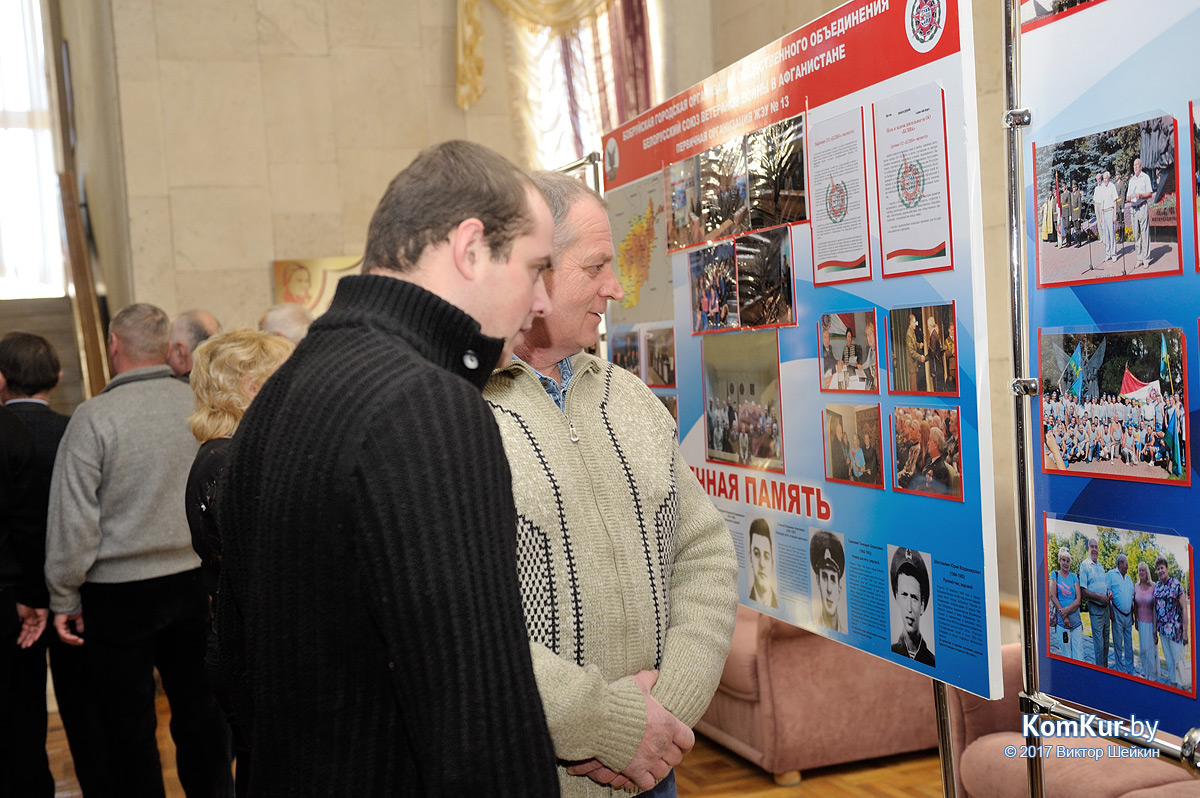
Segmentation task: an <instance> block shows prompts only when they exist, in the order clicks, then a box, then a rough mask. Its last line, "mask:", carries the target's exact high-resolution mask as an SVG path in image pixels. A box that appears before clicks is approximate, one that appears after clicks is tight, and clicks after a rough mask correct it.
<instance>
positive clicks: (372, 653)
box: [217, 275, 558, 798]
mask: <svg viewBox="0 0 1200 798" xmlns="http://www.w3.org/2000/svg"><path fill="white" fill-rule="evenodd" d="M502 346H503V342H502V341H500V340H498V339H492V338H486V337H484V336H482V335H481V334H480V331H479V325H478V323H477V322H475V320H474V319H472V318H471V317H470V316H468V315H466V314H465V313H463V312H462V311H461V310H459V309H458V308H456V307H454V306H453V305H450V304H449V303H447V302H445V301H443V300H442V299H440V298H439V297H437V296H435V295H434V294H431V293H429V292H427V291H425V290H424V289H422V288H420V287H419V286H416V285H414V284H412V283H409V282H405V281H402V280H396V279H393V278H390V277H383V276H377V275H367V276H360V277H348V278H346V279H343V280H342V281H340V283H339V284H338V289H337V294H336V296H335V298H334V301H333V305H332V306H331V308H330V310H329V311H328V312H327V313H326V314H325V315H324V316H322V317H321V318H320V319H318V320H317V321H316V322H314V324H313V326H312V327H311V328H310V331H309V334H308V336H307V337H306V338H305V339H304V340H303V341H302V342H301V344H300V345H299V346H298V347H297V349H296V351H295V353H294V354H293V355H292V357H291V358H290V359H289V360H288V361H287V362H286V363H285V364H284V365H283V367H282V368H281V369H280V370H279V371H278V372H276V374H275V375H274V376H272V377H271V379H270V380H268V381H267V384H266V385H265V386H264V387H263V390H262V392H261V393H260V394H259V395H258V397H257V398H256V399H255V401H254V403H253V404H252V405H251V407H250V409H249V412H247V414H246V416H245V418H244V419H243V421H242V424H241V425H240V427H239V429H238V433H237V436H236V437H235V438H234V442H233V454H232V457H231V460H230V465H229V468H228V470H227V472H226V476H225V478H224V479H223V480H222V481H221V482H220V484H219V486H218V491H219V492H220V494H221V501H220V502H219V503H218V512H219V521H220V525H221V530H222V544H223V548H224V554H223V559H222V566H221V575H220V586H219V589H218V601H217V604H218V611H217V631H218V640H219V647H220V657H221V665H220V670H221V676H222V678H223V680H224V683H225V684H227V685H229V687H230V692H231V700H232V703H233V710H234V711H233V713H232V714H233V717H234V719H235V720H236V722H238V723H239V724H240V725H241V727H242V729H243V730H244V731H245V732H246V733H247V734H248V737H249V739H250V742H251V751H252V756H253V760H254V767H253V770H252V776H251V778H252V783H251V785H250V789H251V792H252V794H254V795H256V796H263V795H278V796H288V798H292V797H293V796H308V795H313V796H316V795H321V796H330V795H340V796H347V797H348V798H349V797H350V796H353V798H360V797H361V796H392V795H446V796H451V795H454V796H459V795H464V796H465V795H511V796H531V795H533V796H543V795H557V787H558V785H557V781H556V779H555V775H554V757H553V751H552V748H551V744H550V738H549V734H548V731H547V729H546V724H545V718H544V714H543V712H542V710H541V704H540V701H539V698H538V694H537V685H536V682H535V681H534V676H533V670H532V665H531V662H530V655H529V649H528V643H527V642H526V640H525V635H524V625H523V623H522V618H521V605H520V595H519V593H518V589H517V583H516V580H515V578H514V573H515V568H516V560H515V554H514V550H515V547H514V539H513V530H514V528H515V512H514V510H513V504H512V489H511V482H510V477H509V472H508V467H507V464H506V462H505V459H504V452H503V448H502V446H501V443H500V438H499V435H498V433H497V430H496V425H495V422H494V421H493V420H492V417H491V415H490V413H489V412H488V409H487V407H486V405H485V404H484V403H483V400H482V397H481V396H480V388H481V387H482V384H483V382H484V381H485V380H486V378H487V374H488V365H489V364H491V363H494V362H496V359H497V358H498V357H499V355H500V351H501V348H502Z"/></svg>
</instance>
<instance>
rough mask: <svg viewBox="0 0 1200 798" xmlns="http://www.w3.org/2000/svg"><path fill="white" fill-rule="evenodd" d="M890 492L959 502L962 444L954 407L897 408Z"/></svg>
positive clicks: (894, 419)
mask: <svg viewBox="0 0 1200 798" xmlns="http://www.w3.org/2000/svg"><path fill="white" fill-rule="evenodd" d="M892 424H893V436H894V437H893V439H892V446H893V449H892V473H893V480H892V489H893V490H896V491H899V492H901V493H917V494H921V495H924V496H937V497H938V498H942V499H954V500H957V501H962V498H963V487H962V441H961V430H960V429H959V417H958V408H957V407H950V408H946V407H897V408H896V413H895V417H894V418H893V422H892Z"/></svg>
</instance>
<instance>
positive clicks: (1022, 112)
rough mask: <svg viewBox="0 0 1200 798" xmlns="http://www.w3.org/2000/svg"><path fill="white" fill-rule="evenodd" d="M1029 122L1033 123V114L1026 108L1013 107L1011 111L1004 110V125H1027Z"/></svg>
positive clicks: (1010, 127) (1010, 126)
mask: <svg viewBox="0 0 1200 798" xmlns="http://www.w3.org/2000/svg"><path fill="white" fill-rule="evenodd" d="M1031 124H1033V114H1032V113H1030V111H1029V109H1028V108H1013V109H1012V110H1011V111H1005V112H1004V126H1005V127H1007V128H1009V129H1012V128H1014V127H1029V126H1030V125H1031Z"/></svg>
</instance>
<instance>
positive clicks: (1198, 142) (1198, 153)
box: [1188, 100, 1200, 272]
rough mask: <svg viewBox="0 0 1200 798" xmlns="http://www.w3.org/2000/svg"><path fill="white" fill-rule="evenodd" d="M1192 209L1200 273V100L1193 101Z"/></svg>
mask: <svg viewBox="0 0 1200 798" xmlns="http://www.w3.org/2000/svg"><path fill="white" fill-rule="evenodd" d="M1188 105H1190V106H1191V109H1192V178H1193V179H1192V181H1191V183H1192V208H1193V209H1194V210H1195V211H1196V224H1195V225H1193V226H1192V233H1193V234H1194V237H1195V239H1196V242H1195V243H1196V271H1198V272H1200V108H1197V106H1198V105H1200V100H1192V101H1191V102H1190V103H1188Z"/></svg>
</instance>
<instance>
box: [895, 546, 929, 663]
mask: <svg viewBox="0 0 1200 798" xmlns="http://www.w3.org/2000/svg"><path fill="white" fill-rule="evenodd" d="M887 548H888V562H890V563H891V565H890V566H889V567H888V586H889V588H890V591H889V597H888V610H889V614H890V616H891V627H892V639H893V640H895V641H896V642H895V643H893V644H892V654H894V655H896V656H897V657H901V658H904V659H910V660H915V661H916V662H919V663H921V664H922V665H928V666H929V667H931V668H933V667H935V657H934V638H933V614H934V613H933V579H932V578H931V577H932V574H933V558H932V557H931V556H929V553H928V552H924V551H917V550H916V549H904V548H900V547H898V546H891V545H889V546H888V547H887Z"/></svg>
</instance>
